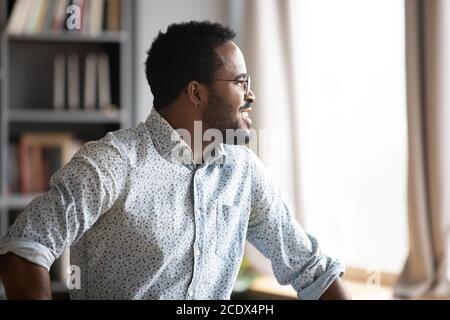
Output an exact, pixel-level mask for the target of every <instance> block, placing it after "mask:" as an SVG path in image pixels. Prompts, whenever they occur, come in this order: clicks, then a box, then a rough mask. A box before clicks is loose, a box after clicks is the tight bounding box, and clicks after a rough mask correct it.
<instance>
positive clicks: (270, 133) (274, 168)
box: [230, 0, 302, 273]
mask: <svg viewBox="0 0 450 320" xmlns="http://www.w3.org/2000/svg"><path fill="white" fill-rule="evenodd" d="M290 6H291V1H290V0H285V1H278V0H247V1H231V13H230V14H231V16H232V25H233V24H234V25H233V27H234V28H235V29H236V30H238V31H240V32H238V34H239V33H240V34H239V35H238V38H237V42H238V44H239V46H240V47H241V49H242V50H243V53H244V56H245V57H246V63H247V69H248V71H249V73H250V74H251V76H252V80H253V81H252V89H253V91H254V92H255V94H256V103H254V109H253V111H252V119H253V120H254V121H253V122H254V125H253V127H254V128H255V129H257V130H258V132H259V134H258V137H257V138H258V144H257V153H258V155H259V157H260V158H261V160H262V161H263V162H264V163H265V165H266V166H267V167H268V168H269V169H270V171H271V173H272V174H273V178H274V179H275V180H276V181H277V183H278V185H279V186H280V187H281V189H282V192H283V195H284V197H285V199H286V202H287V205H288V207H289V208H290V210H292V211H293V212H294V213H295V215H296V217H297V218H298V220H299V221H300V222H302V209H301V196H300V194H301V192H300V185H299V181H300V179H299V171H298V165H297V164H298V158H299V149H298V144H297V142H298V141H297V137H298V132H297V127H296V124H295V119H296V118H297V114H296V113H297V110H298V106H297V100H296V98H297V97H296V92H295V81H296V79H295V74H294V66H293V55H292V34H291V31H292V28H291V12H292V11H291V10H290ZM233 17H234V19H233ZM261 129H262V130H261ZM247 255H248V256H249V258H250V260H253V261H256V263H254V265H255V266H256V267H257V268H259V271H261V272H263V273H271V269H270V264H269V262H268V261H267V260H266V259H265V258H264V257H263V256H262V255H261V254H259V253H258V252H257V251H256V250H255V249H254V248H252V247H251V246H250V245H249V246H248V247H247Z"/></svg>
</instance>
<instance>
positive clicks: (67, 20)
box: [7, 0, 121, 36]
mask: <svg viewBox="0 0 450 320" xmlns="http://www.w3.org/2000/svg"><path fill="white" fill-rule="evenodd" d="M120 15H121V0H16V2H15V4H14V7H13V10H12V14H11V16H10V19H9V22H8V26H7V32H8V34H12V35H20V34H40V33H60V32H63V31H71V32H72V31H76V32H81V33H84V34H88V35H92V36H95V35H99V34H100V33H102V32H104V31H118V30H120V24H121V20H120Z"/></svg>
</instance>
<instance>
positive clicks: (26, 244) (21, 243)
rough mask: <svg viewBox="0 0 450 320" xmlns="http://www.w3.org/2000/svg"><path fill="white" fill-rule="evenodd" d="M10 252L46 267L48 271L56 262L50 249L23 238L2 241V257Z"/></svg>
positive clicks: (0, 244) (0, 250)
mask: <svg viewBox="0 0 450 320" xmlns="http://www.w3.org/2000/svg"><path fill="white" fill-rule="evenodd" d="M8 252H11V253H14V254H15V255H18V256H19V257H22V258H24V259H25V260H28V261H30V262H33V263H35V264H37V265H39V266H41V267H44V268H45V269H47V271H49V270H50V266H51V265H52V264H53V262H54V261H55V255H54V254H53V253H52V252H51V250H50V249H48V248H47V247H45V246H44V245H42V244H40V243H38V242H35V241H29V240H24V239H22V238H8V237H5V238H3V239H1V240H0V255H3V254H6V253H8Z"/></svg>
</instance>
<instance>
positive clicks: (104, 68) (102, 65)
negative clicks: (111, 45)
mask: <svg viewBox="0 0 450 320" xmlns="http://www.w3.org/2000/svg"><path fill="white" fill-rule="evenodd" d="M98 101H99V108H100V110H101V111H110V110H111V109H114V108H113V107H112V105H111V78H110V73H109V58H108V56H107V55H106V54H104V53H102V54H100V55H99V57H98Z"/></svg>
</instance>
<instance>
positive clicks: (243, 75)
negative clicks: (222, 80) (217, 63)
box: [234, 73, 247, 80]
mask: <svg viewBox="0 0 450 320" xmlns="http://www.w3.org/2000/svg"><path fill="white" fill-rule="evenodd" d="M240 78H244V79H246V78H247V74H246V73H240V74H238V75H237V76H236V77H234V80H239V79H240Z"/></svg>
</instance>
